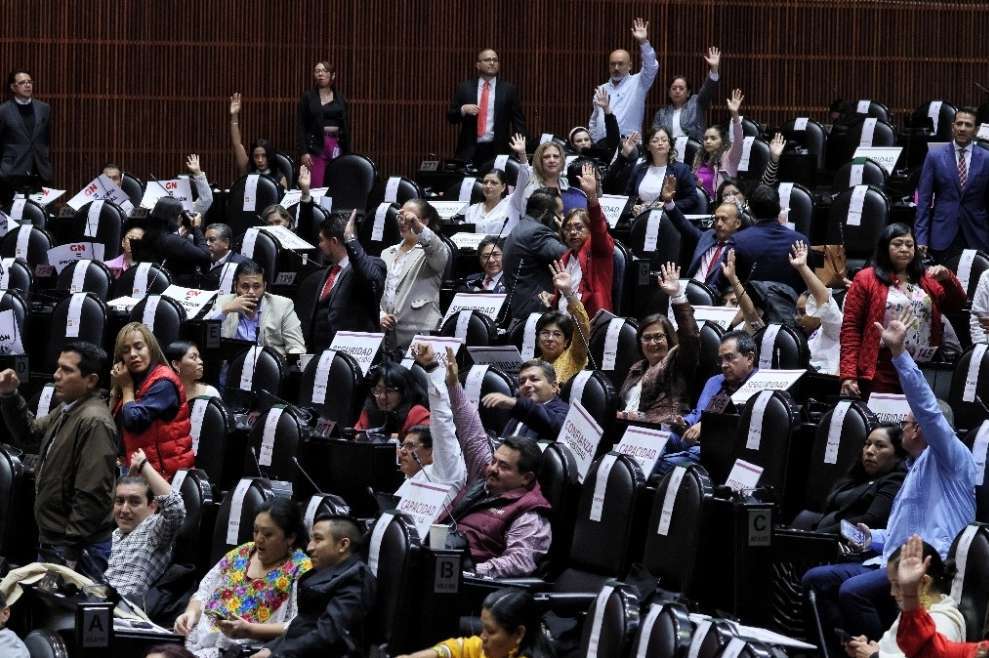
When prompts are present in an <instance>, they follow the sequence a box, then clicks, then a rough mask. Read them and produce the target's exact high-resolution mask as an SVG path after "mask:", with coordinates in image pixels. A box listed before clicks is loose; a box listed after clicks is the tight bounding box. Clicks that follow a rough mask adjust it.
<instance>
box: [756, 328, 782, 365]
mask: <svg viewBox="0 0 989 658" xmlns="http://www.w3.org/2000/svg"><path fill="white" fill-rule="evenodd" d="M780 327H781V325H778V324H769V325H766V330H765V331H764V332H762V341H761V342H760V344H759V368H760V369H761V368H772V367H773V351H774V350H775V348H776V337H777V336H778V335H779V333H780Z"/></svg>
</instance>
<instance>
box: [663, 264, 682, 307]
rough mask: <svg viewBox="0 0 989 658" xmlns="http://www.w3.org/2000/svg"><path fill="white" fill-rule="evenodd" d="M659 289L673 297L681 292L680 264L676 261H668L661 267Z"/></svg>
mask: <svg viewBox="0 0 989 658" xmlns="http://www.w3.org/2000/svg"><path fill="white" fill-rule="evenodd" d="M659 274H660V278H659V289H660V290H662V291H663V292H665V293H666V296H667V297H670V298H671V299H672V298H673V297H676V296H677V295H679V294H680V266H679V265H677V264H676V263H672V262H669V263H666V264H665V265H661V266H660V267H659Z"/></svg>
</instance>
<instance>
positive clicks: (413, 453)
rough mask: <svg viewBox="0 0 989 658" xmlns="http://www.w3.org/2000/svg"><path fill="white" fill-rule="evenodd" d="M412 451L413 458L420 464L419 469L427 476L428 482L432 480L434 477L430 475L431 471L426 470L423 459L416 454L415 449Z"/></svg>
mask: <svg viewBox="0 0 989 658" xmlns="http://www.w3.org/2000/svg"><path fill="white" fill-rule="evenodd" d="M411 452H412V459H414V460H415V463H416V464H418V465H419V470H420V471H421V472H422V475H423V477H424V478H426V480H427V481H428V482H432V481H433V479H432V478H431V477H429V473H427V472H426V467H425V465H424V464H423V463H422V460H421V459H419V455H417V454H416V451H415V450H412V451H411Z"/></svg>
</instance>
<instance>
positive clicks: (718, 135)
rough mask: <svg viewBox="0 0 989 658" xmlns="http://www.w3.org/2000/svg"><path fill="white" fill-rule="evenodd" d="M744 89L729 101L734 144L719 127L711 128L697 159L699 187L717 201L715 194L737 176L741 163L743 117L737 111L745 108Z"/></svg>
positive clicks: (735, 91)
mask: <svg viewBox="0 0 989 658" xmlns="http://www.w3.org/2000/svg"><path fill="white" fill-rule="evenodd" d="M743 98H745V97H744V96H743V95H742V90H741V89H736V90H734V91H733V92H732V93H731V98H729V99H728V103H727V105H728V111H729V112H731V142H730V143H729V142H728V141H727V137H728V136H727V135H725V133H724V131H723V130H722V129H721V128H720V127H719V126H711V127H709V128H708V129H707V130H705V131H704V145H703V148H701V149H700V150H699V151H697V155H696V156H695V157H694V176H696V177H697V184H698V185H702V186H703V187H704V189H705V190H707V193H708V195H709V196H711V197H714V194H715V191H716V190H717V189H718V186H719V185H721V181H722V180H724V179H725V178H734V177H735V176H737V175H738V163H739V162H740V161H741V160H742V143H743V141H744V138H745V137H744V135H743V134H742V117H741V116H739V114H738V110H739V108H741V107H742V99H743Z"/></svg>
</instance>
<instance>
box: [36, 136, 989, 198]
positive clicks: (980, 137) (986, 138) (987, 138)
mask: <svg viewBox="0 0 989 658" xmlns="http://www.w3.org/2000/svg"><path fill="white" fill-rule="evenodd" d="M975 137H976V139H984V140H987V141H989V123H983V124H981V125H980V126H979V132H977V133H975ZM31 198H32V199H33V198H34V197H31Z"/></svg>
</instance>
